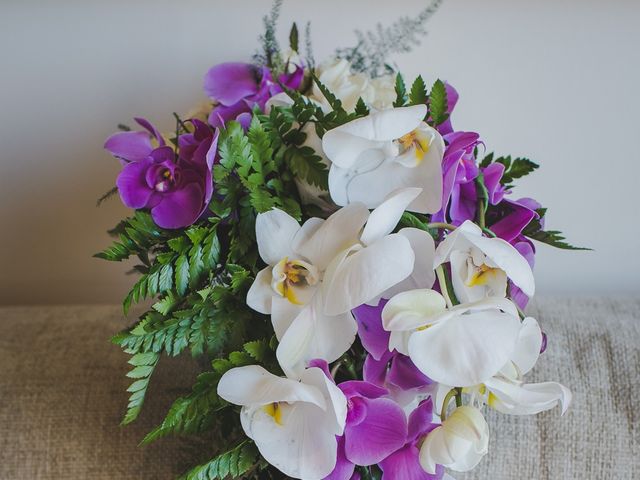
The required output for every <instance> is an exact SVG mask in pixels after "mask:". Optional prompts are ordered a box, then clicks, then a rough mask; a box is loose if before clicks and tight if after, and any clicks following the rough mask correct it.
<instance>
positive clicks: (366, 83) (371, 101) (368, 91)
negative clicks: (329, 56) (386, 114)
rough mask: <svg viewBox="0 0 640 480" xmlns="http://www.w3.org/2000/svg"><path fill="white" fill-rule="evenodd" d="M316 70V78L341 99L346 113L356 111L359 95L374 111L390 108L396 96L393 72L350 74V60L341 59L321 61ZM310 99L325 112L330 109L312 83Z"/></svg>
mask: <svg viewBox="0 0 640 480" xmlns="http://www.w3.org/2000/svg"><path fill="white" fill-rule="evenodd" d="M316 73H317V75H318V80H320V82H321V83H322V84H323V85H325V86H326V87H327V88H328V89H329V90H330V91H331V93H333V94H334V95H335V96H336V98H338V99H339V100H340V101H341V102H342V106H343V108H344V109H345V110H346V111H348V112H352V111H354V110H355V108H356V104H357V103H358V100H359V99H360V98H362V100H363V101H364V102H365V103H366V104H367V105H368V106H369V107H372V108H375V109H377V110H382V109H386V108H391V106H392V105H393V102H394V101H395V99H396V92H395V76H394V75H385V76H382V77H379V78H376V79H371V78H370V77H369V76H368V75H366V74H364V73H352V71H351V63H350V62H349V61H348V60H345V59H343V58H339V59H335V60H330V61H328V62H325V63H323V64H321V65H320V66H319V67H318V68H317V70H316ZM310 98H311V99H312V100H314V101H316V102H317V103H319V104H320V105H322V106H323V108H324V109H325V110H326V111H330V110H331V107H330V105H329V103H328V102H327V100H326V99H325V98H324V95H322V92H321V91H320V89H319V88H318V86H317V85H316V84H315V83H314V85H313V89H312V91H311V97H310Z"/></svg>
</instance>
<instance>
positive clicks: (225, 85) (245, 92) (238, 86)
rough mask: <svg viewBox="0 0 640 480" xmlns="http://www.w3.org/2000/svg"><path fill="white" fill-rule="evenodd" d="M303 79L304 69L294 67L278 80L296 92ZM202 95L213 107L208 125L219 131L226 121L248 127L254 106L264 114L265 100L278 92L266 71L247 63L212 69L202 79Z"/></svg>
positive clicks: (280, 89) (264, 68) (278, 87)
mask: <svg viewBox="0 0 640 480" xmlns="http://www.w3.org/2000/svg"><path fill="white" fill-rule="evenodd" d="M303 77H304V68H302V67H301V66H298V65H296V66H295V69H294V71H293V72H291V73H283V74H282V75H280V76H279V77H278V80H279V82H280V83H282V84H283V85H285V86H286V87H288V88H290V89H292V90H296V89H298V88H299V87H300V85H301V83H302V79H303ZM204 91H205V92H206V94H207V95H208V96H209V97H210V98H211V99H212V100H214V101H215V102H217V105H216V106H214V108H213V110H212V111H211V114H210V115H209V123H210V124H211V125H212V126H214V127H223V126H224V125H225V123H226V122H228V121H230V120H236V121H238V122H239V123H240V124H241V125H242V126H243V128H245V129H246V128H248V127H249V124H250V123H251V112H252V110H253V108H254V106H256V105H257V106H258V107H259V108H260V109H261V110H264V107H265V104H266V102H267V100H269V99H270V98H271V97H272V96H274V95H276V94H277V93H280V92H282V88H281V87H280V85H279V84H278V82H277V81H275V80H274V79H273V77H272V75H271V71H270V70H269V69H268V68H267V67H257V66H255V65H251V64H249V63H237V62H230V63H221V64H220V65H216V66H215V67H212V68H211V69H210V70H209V71H208V72H207V74H206V76H205V78H204Z"/></svg>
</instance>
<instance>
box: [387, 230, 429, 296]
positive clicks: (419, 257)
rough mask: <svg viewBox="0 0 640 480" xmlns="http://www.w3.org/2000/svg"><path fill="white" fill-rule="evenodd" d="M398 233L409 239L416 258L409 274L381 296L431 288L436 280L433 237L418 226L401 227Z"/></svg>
mask: <svg viewBox="0 0 640 480" xmlns="http://www.w3.org/2000/svg"><path fill="white" fill-rule="evenodd" d="M398 233H399V234H400V235H402V236H403V237H406V238H407V240H409V243H410V244H411V248H412V249H413V253H414V254H415V256H416V259H415V262H414V264H413V272H411V275H409V276H408V277H407V278H405V279H404V280H403V281H402V282H400V283H399V284H397V285H395V286H393V287H391V288H390V289H389V290H387V291H386V292H384V293H383V294H382V297H383V298H391V297H393V296H394V295H397V294H398V293H401V292H406V291H408V290H415V289H419V288H431V287H432V286H433V284H434V283H435V281H436V272H435V271H434V269H433V256H434V253H435V248H436V247H435V243H434V241H433V237H432V236H431V235H429V234H428V233H427V232H425V231H424V230H420V229H418V228H403V229H402V230H400V231H399V232H398ZM376 305H377V302H376Z"/></svg>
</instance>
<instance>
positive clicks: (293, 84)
mask: <svg viewBox="0 0 640 480" xmlns="http://www.w3.org/2000/svg"><path fill="white" fill-rule="evenodd" d="M303 79H304V68H303V67H301V66H300V65H296V69H295V70H294V71H293V72H292V73H283V74H282V75H280V77H279V80H280V82H281V83H282V84H283V85H285V86H286V87H287V88H290V89H291V90H297V89H298V88H299V87H300V85H301V84H302V80H303Z"/></svg>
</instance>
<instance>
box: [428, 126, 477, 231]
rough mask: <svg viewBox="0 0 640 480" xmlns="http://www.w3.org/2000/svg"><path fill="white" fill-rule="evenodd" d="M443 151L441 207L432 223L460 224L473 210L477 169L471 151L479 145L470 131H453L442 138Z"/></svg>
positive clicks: (471, 216)
mask: <svg viewBox="0 0 640 480" xmlns="http://www.w3.org/2000/svg"><path fill="white" fill-rule="evenodd" d="M444 139H445V141H446V142H447V148H446V149H445V152H444V157H443V159H442V175H443V189H442V208H441V209H440V211H439V212H437V213H435V214H434V215H433V217H432V220H433V221H434V222H446V221H448V220H449V219H448V218H447V214H448V217H449V218H450V219H451V222H452V223H454V224H457V225H459V224H462V223H463V222H464V221H465V220H468V219H470V218H473V217H474V215H475V208H476V197H475V191H476V190H475V183H474V180H475V179H476V177H477V176H478V173H479V171H480V170H479V168H478V165H477V163H476V158H475V156H474V149H475V148H476V146H478V145H481V144H482V142H481V141H480V135H478V134H477V133H474V132H454V133H450V134H448V135H445V137H444Z"/></svg>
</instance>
